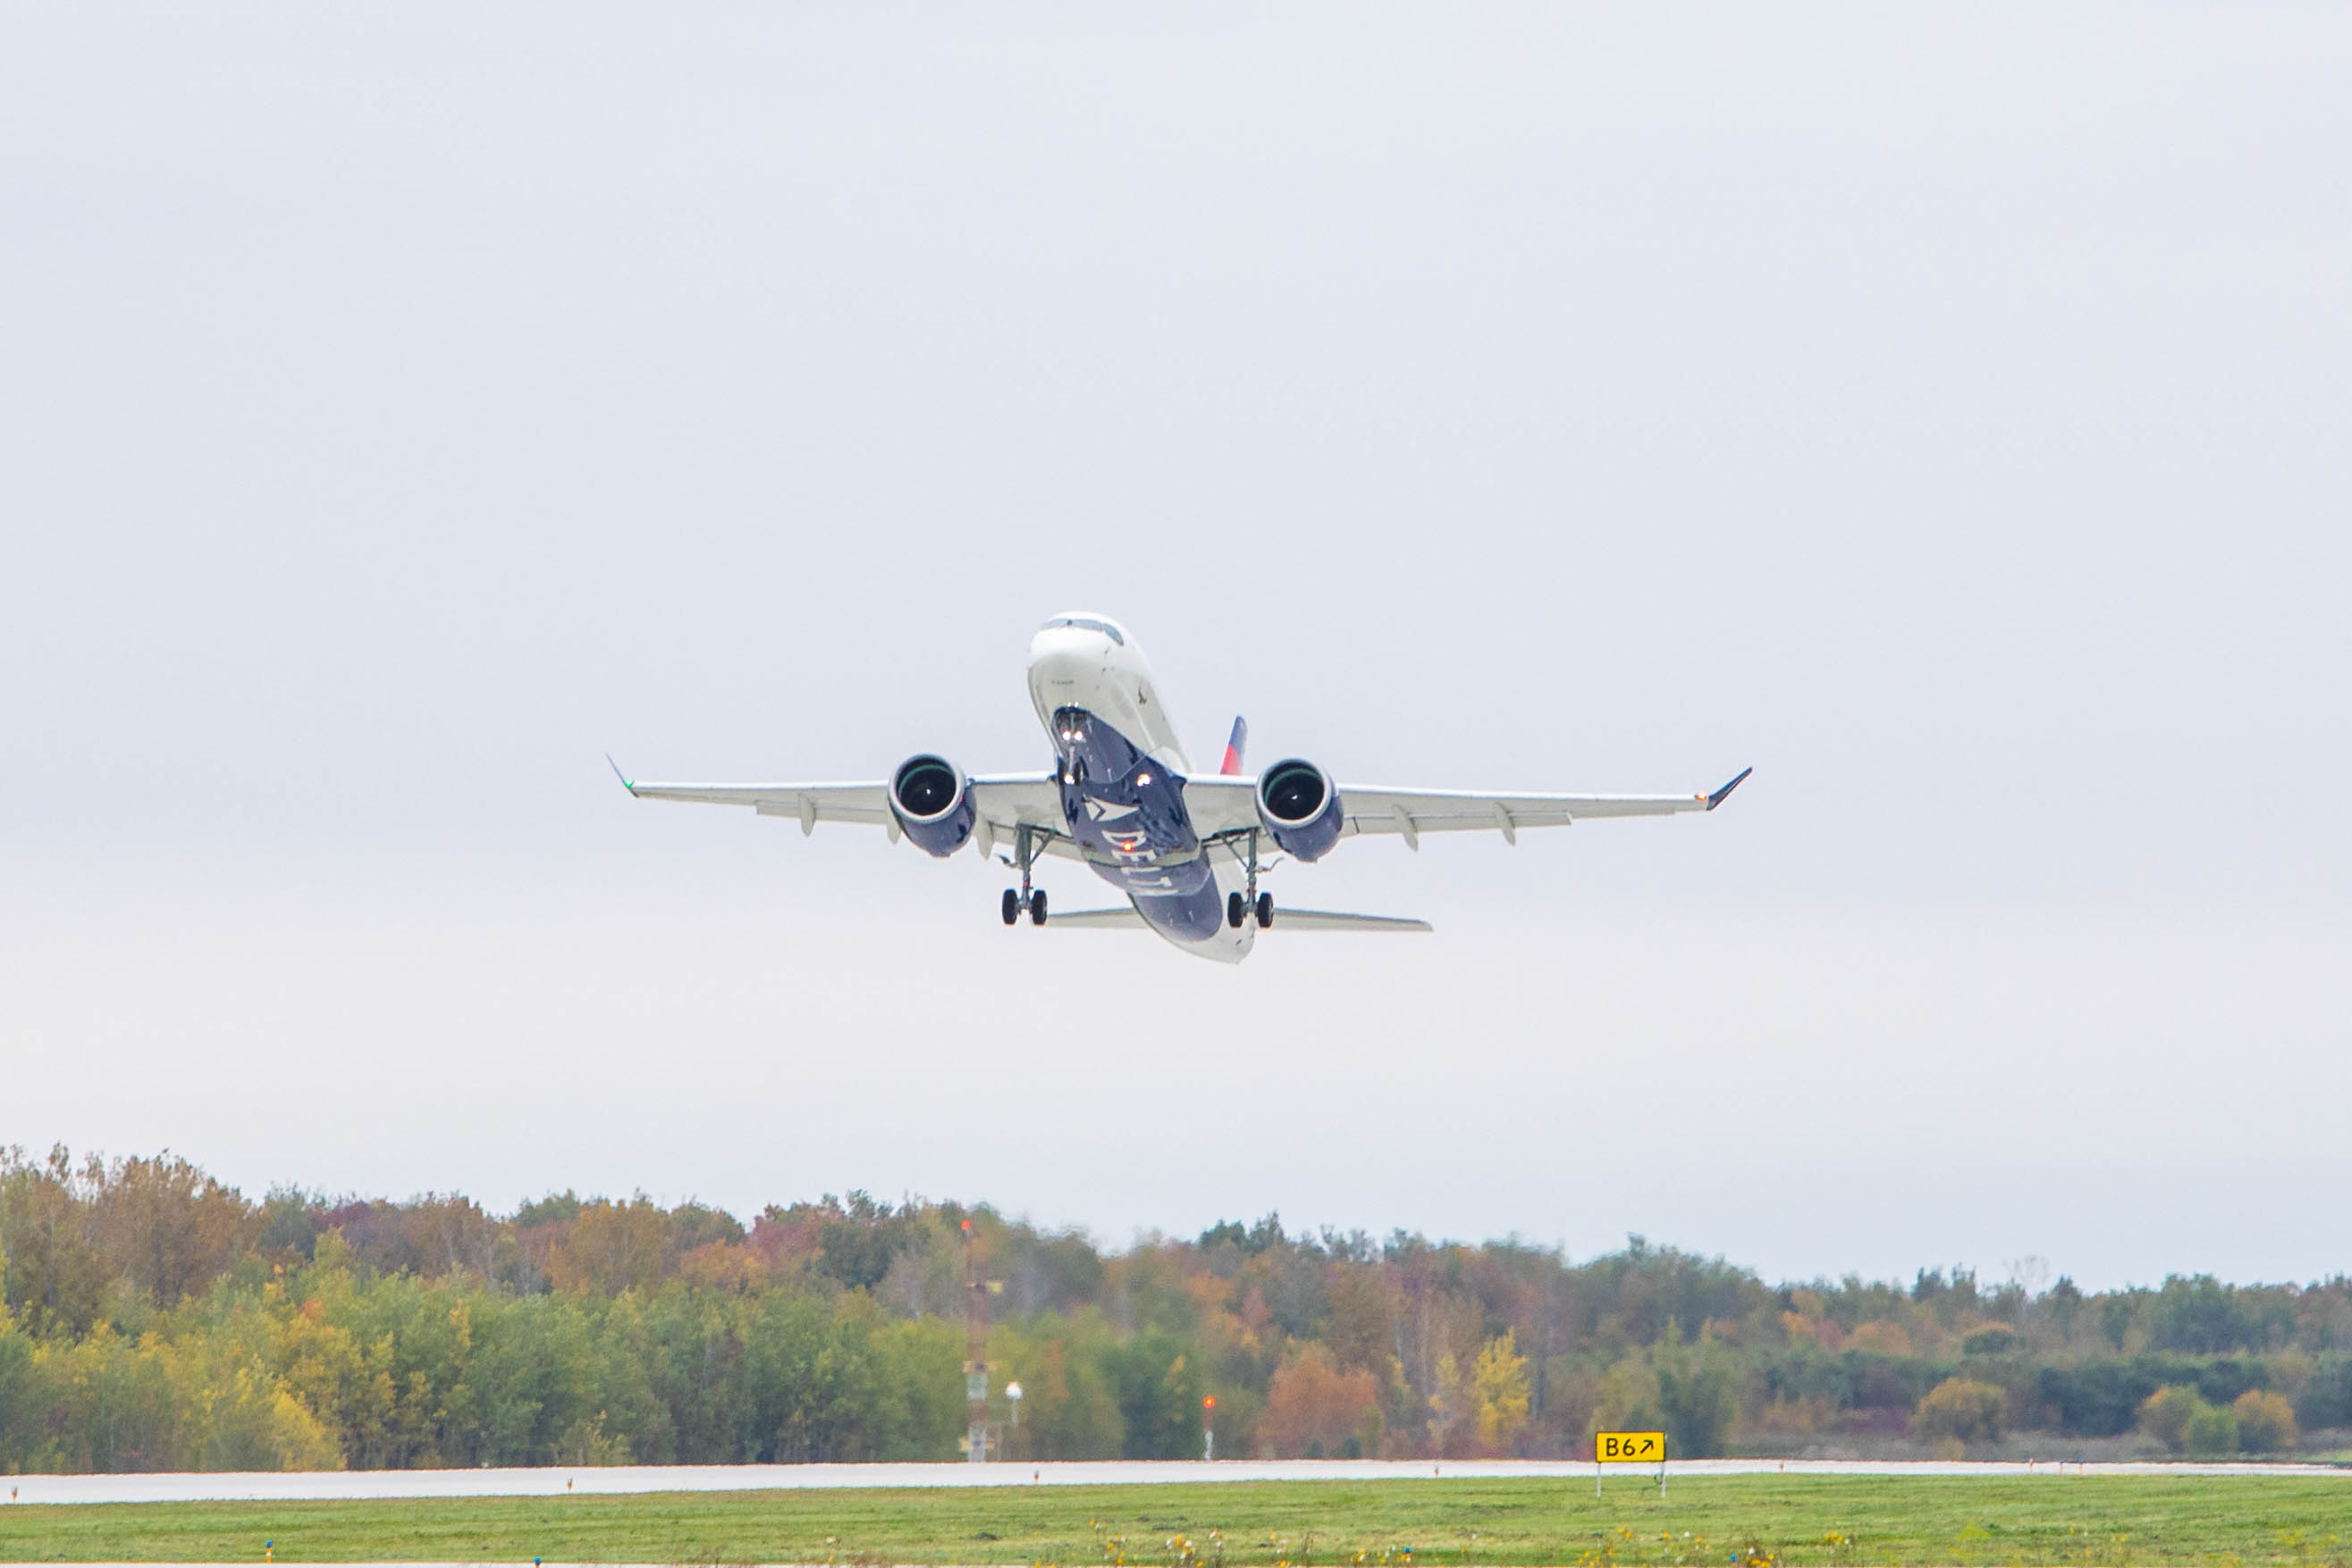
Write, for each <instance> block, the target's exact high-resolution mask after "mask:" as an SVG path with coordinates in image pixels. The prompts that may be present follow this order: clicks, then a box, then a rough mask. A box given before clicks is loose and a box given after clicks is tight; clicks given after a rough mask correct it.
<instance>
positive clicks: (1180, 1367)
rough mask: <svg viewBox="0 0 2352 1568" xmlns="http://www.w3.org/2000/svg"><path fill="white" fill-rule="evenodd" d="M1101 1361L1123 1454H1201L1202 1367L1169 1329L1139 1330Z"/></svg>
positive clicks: (1149, 1456)
mask: <svg viewBox="0 0 2352 1568" xmlns="http://www.w3.org/2000/svg"><path fill="white" fill-rule="evenodd" d="M1104 1363H1105V1370H1106V1371H1107V1372H1108V1373H1109V1374H1110V1384H1111V1389H1112V1396H1113V1397H1114V1398H1115V1399H1117V1401H1118V1414H1119V1421H1120V1426H1121V1428H1122V1431H1121V1437H1120V1443H1119V1457H1120V1458H1125V1459H1197V1458H1200V1457H1201V1374H1200V1369H1199V1365H1198V1363H1196V1362H1195V1361H1194V1360H1193V1359H1192V1358H1191V1357H1189V1356H1187V1355H1186V1354H1185V1353H1184V1350H1183V1347H1182V1346H1181V1345H1180V1344H1179V1343H1178V1342H1176V1340H1175V1339H1174V1338H1173V1337H1172V1336H1171V1335H1170V1334H1168V1333H1166V1332H1164V1331H1159V1330H1154V1331H1150V1332H1147V1333H1142V1334H1138V1335H1137V1336H1136V1337H1135V1338H1134V1339H1133V1340H1130V1341H1129V1342H1127V1343H1126V1344H1124V1345H1119V1346H1117V1347H1115V1348H1114V1349H1112V1350H1111V1351H1110V1352H1108V1354H1107V1355H1106V1356H1105V1357H1104Z"/></svg>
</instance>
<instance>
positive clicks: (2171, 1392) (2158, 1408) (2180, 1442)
mask: <svg viewBox="0 0 2352 1568" xmlns="http://www.w3.org/2000/svg"><path fill="white" fill-rule="evenodd" d="M2207 1409H2210V1406H2209V1405H2207V1404H2206V1403H2205V1400H2204V1397H2203V1396H2202V1395H2201V1394H2199V1393H2198V1392H2197V1391H2196V1390H2195V1389H2194V1388H2191V1387H2189V1386H2188V1385H2187V1384H2172V1385H2171V1386H2169V1387H2166V1388H2159V1389H2158V1390H2157V1391H2156V1392H2155V1393H2154V1394H2149V1395H2148V1396H2147V1398H2146V1399H2145V1400H2143V1401H2141V1402H2140V1407H2139V1429H2140V1430H2141V1431H2143V1432H2145V1433H2147V1435H2148V1436H2151V1437H2153V1438H2155V1439H2156V1440H2157V1441H2158V1442H2159V1443H2162V1444H2163V1445H2164V1446H2165V1447H2168V1448H2169V1449H2171V1450H2172V1451H2173V1452H2174V1453H2176V1454H2178V1453H2179V1452H2180V1451H2181V1450H2182V1449H2183V1448H2185V1447H2188V1446H2189V1422H2190V1421H2192V1420H2194V1419H2195V1418H2196V1416H2197V1415H2198V1413H2199V1412H2200V1411H2203V1410H2207Z"/></svg>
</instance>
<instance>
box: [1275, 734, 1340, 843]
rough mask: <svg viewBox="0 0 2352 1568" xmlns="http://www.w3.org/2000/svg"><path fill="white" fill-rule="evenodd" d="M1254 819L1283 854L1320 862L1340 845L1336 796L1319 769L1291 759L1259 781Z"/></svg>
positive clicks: (1337, 800)
mask: <svg viewBox="0 0 2352 1568" xmlns="http://www.w3.org/2000/svg"><path fill="white" fill-rule="evenodd" d="M1257 819H1258V820H1259V821H1260V822H1263V823H1264V824H1265V830H1266V832H1267V834H1268V835H1269V836H1271V837H1273V839H1274V842H1275V844H1276V847H1279V848H1280V849H1281V850H1282V851H1283V853H1285V854H1286V855H1290V856H1294V857H1296V858H1298V859H1301V860H1319V859H1321V858H1323V857H1324V856H1325V855H1326V854H1328V852H1329V851H1330V848H1331V846H1333V845H1334V844H1337V843H1339V829H1340V827H1341V826H1343V822H1342V819H1341V816H1340V814H1339V791H1338V790H1337V789H1335V788H1334V787H1332V784H1331V779H1330V776H1329V775H1328V774H1327V773H1324V771H1323V770H1322V769H1321V768H1318V767H1317V766H1316V765H1315V764H1314V763H1310V762H1307V761H1305V760H1303V759H1301V758H1298V757H1293V758H1291V759H1290V760H1289V761H1288V762H1286V763H1275V764H1274V766H1272V767H1270V768H1268V769H1266V770H1265V773H1264V774H1263V775H1261V776H1260V777H1259V779H1258V781H1257Z"/></svg>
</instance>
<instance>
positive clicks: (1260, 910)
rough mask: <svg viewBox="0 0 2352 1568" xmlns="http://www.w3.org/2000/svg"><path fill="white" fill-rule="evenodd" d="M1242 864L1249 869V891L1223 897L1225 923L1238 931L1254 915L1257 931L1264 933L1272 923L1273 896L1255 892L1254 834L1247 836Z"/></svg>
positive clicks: (1255, 847)
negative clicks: (1246, 848)
mask: <svg viewBox="0 0 2352 1568" xmlns="http://www.w3.org/2000/svg"><path fill="white" fill-rule="evenodd" d="M1244 865H1245V866H1247V867H1248V868H1249V890H1248V891H1246V892H1241V893H1227V894H1226V895H1225V923H1226V924H1227V925H1229V926H1231V927H1233V929H1234V930H1235V931H1239V930H1241V929H1242V922H1243V921H1245V920H1248V919H1249V918H1250V917H1251V916H1253V915H1255V917H1257V929H1258V930H1260V931H1264V930H1265V928H1266V927H1268V926H1270V925H1272V924H1273V923H1274V895H1273V894H1272V893H1261V892H1259V891H1258V890H1257V835H1256V834H1255V833H1253V834H1251V835H1250V836H1249V855H1248V858H1246V859H1245V860H1244Z"/></svg>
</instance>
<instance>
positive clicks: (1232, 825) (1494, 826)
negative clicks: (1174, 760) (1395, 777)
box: [1184, 769, 1754, 918]
mask: <svg viewBox="0 0 2352 1568" xmlns="http://www.w3.org/2000/svg"><path fill="white" fill-rule="evenodd" d="M1753 771H1754V770H1752V769H1749V770H1744V771H1742V772H1741V773H1740V774H1739V776H1738V778H1735V779H1733V780H1732V781H1731V782H1730V783H1729V784H1725V785H1724V786H1723V787H1722V788H1721V789H1718V790H1713V791H1701V792H1699V793H1697V794H1694V795H1503V794H1488V793H1486V792H1485V791H1480V790H1448V789H1399V788H1397V787H1395V786H1393V785H1390V784H1339V785H1337V786H1335V787H1336V788H1337V789H1338V790H1339V810H1340V812H1341V813H1342V815H1343V816H1345V818H1346V824H1347V826H1345V827H1344V828H1342V829H1341V832H1342V834H1343V836H1346V835H1354V834H1359V833H1394V834H1398V835H1401V836H1402V837H1403V839H1404V841H1405V843H1406V844H1407V845H1409V846H1411V847H1413V848H1416V849H1418V848H1419V847H1421V836H1422V835H1423V834H1424V833H1467V832H1490V833H1500V834H1501V835H1502V836H1503V837H1505V838H1507V839H1510V840H1511V841H1513V842H1514V843H1516V842H1517V839H1518V830H1519V829H1520V828H1522V827H1565V826H1568V825H1569V824H1570V823H1572V822H1576V821H1579V820H1580V819H1581V818H1584V817H1588V816H1671V815H1673V814H1675V813H1676V812H1684V811H1713V810H1714V809H1715V808H1716V807H1717V806H1718V805H1722V804H1723V802H1724V798H1725V797H1726V796H1727V795H1730V794H1731V792H1732V791H1733V790H1735V789H1738V787H1739V784H1740V780H1741V779H1745V778H1746V777H1747V776H1748V773H1750V772H1753ZM1256 792H1257V780H1255V779H1254V778H1227V777H1213V778H1194V779H1190V780H1187V781H1186V782H1185V784H1184V805H1185V808H1186V810H1187V811H1188V812H1189V813H1190V814H1191V816H1192V825H1193V828H1194V830H1195V831H1197V832H1198V833H1199V834H1200V835H1201V837H1203V838H1212V837H1223V836H1234V835H1239V834H1244V833H1247V832H1248V831H1249V830H1250V829H1252V828H1254V827H1257V826H1259V822H1258V816H1257V802H1256ZM1277 918H1279V917H1277Z"/></svg>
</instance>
